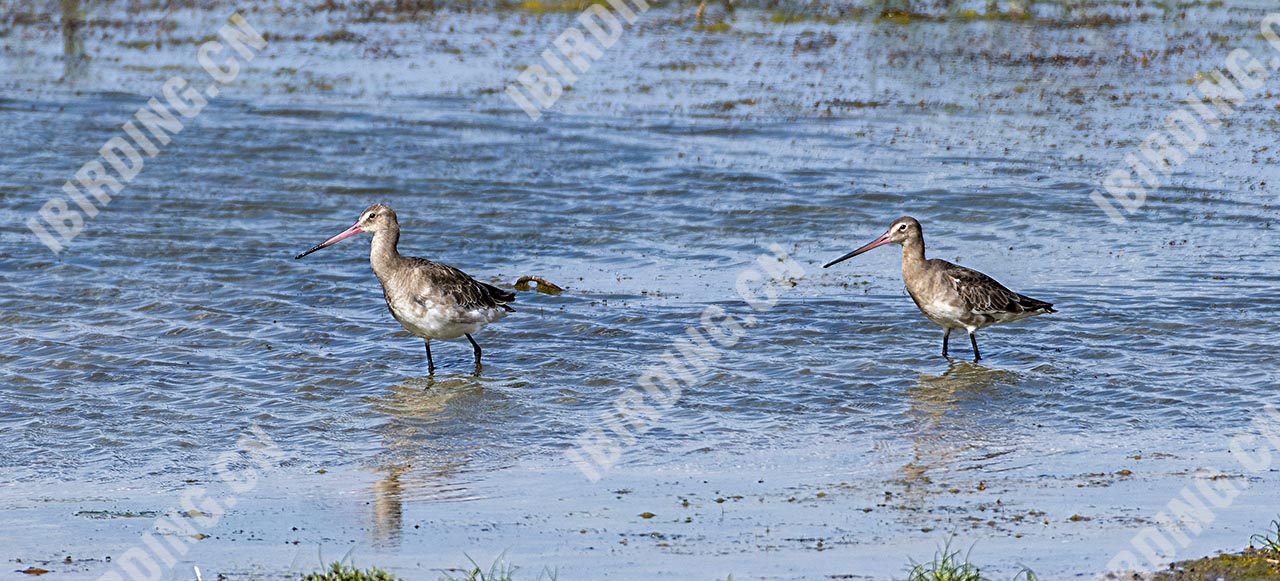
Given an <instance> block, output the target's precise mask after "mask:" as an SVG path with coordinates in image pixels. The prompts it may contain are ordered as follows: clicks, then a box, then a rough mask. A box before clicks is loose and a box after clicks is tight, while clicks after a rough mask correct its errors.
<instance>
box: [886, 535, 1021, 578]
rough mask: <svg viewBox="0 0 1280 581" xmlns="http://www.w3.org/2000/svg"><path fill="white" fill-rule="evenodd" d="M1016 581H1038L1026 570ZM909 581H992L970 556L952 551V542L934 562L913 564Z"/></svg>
mask: <svg viewBox="0 0 1280 581" xmlns="http://www.w3.org/2000/svg"><path fill="white" fill-rule="evenodd" d="M1013 579H1014V581H1019V580H1022V581H1037V577H1036V574H1035V573H1034V572H1032V571H1031V570H1030V569H1026V568H1024V569H1023V570H1022V572H1021V573H1018V574H1017V575H1016V576H1014V578H1013ZM907 581H992V580H991V578H990V577H986V576H983V574H982V571H981V570H980V569H979V568H978V566H977V565H974V564H973V563H970V562H969V554H968V553H965V554H964V555H963V556H961V555H960V551H953V550H951V541H950V540H947V542H945V543H943V545H942V546H941V547H939V548H938V552H937V553H934V555H933V560H932V561H928V562H926V563H916V562H914V561H913V562H912V563H911V568H910V569H908V570H907Z"/></svg>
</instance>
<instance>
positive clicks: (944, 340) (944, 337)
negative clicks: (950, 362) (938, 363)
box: [942, 327, 951, 357]
mask: <svg viewBox="0 0 1280 581" xmlns="http://www.w3.org/2000/svg"><path fill="white" fill-rule="evenodd" d="M950 338H951V327H947V332H946V333H943V334H942V356H943V357H946V356H947V339H950Z"/></svg>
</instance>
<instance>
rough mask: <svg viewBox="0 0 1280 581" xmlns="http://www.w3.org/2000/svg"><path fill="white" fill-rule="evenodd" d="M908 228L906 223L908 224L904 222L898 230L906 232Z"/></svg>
mask: <svg viewBox="0 0 1280 581" xmlns="http://www.w3.org/2000/svg"><path fill="white" fill-rule="evenodd" d="M906 229H907V225H906V224H903V225H901V226H898V231H899V232H904V231H906Z"/></svg>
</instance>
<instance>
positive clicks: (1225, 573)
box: [1152, 520, 1280, 581]
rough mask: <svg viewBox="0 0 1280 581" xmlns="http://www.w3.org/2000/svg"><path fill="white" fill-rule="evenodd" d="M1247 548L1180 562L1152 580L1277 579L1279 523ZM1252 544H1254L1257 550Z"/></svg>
mask: <svg viewBox="0 0 1280 581" xmlns="http://www.w3.org/2000/svg"><path fill="white" fill-rule="evenodd" d="M1249 545H1250V546H1249V548H1247V549H1245V550H1243V551H1241V552H1239V553H1231V554H1226V555H1218V556H1216V557H1204V558H1200V559H1195V560H1192V561H1179V562H1177V563H1173V564H1171V565H1169V570H1168V571H1161V572H1159V573H1157V574H1155V575H1154V576H1153V577H1152V580H1153V581H1216V580H1218V579H1231V580H1232V581H1237V580H1250V579H1258V580H1262V579H1277V578H1280V520H1273V521H1271V530H1270V531H1268V532H1266V533H1260V534H1256V535H1253V536H1252V537H1249ZM1254 545H1257V546H1256V547H1255V546H1254Z"/></svg>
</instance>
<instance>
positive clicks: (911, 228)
mask: <svg viewBox="0 0 1280 581" xmlns="http://www.w3.org/2000/svg"><path fill="white" fill-rule="evenodd" d="M921 236H923V231H922V229H921V228H920V221H919V220H916V219H915V218H912V217H911V216H903V217H901V218H898V219H897V220H894V221H893V224H890V225H889V229H888V230H885V233H884V234H881V235H880V237H879V238H876V239H875V240H872V241H871V242H870V243H868V244H867V245H866V246H863V247H861V248H859V249H857V250H854V251H853V252H850V253H848V254H846V255H844V256H841V257H840V258H837V259H835V260H832V261H831V262H828V263H826V264H824V265H823V266H822V268H827V267H830V266H833V265H835V264H838V263H841V262H844V261H846V260H849V259H850V258H853V257H855V256H857V255H859V254H862V253H863V252H866V251H868V250H871V249H872V248H879V247H881V246H884V245H885V244H905V243H906V242H907V240H910V239H912V238H920V237H921Z"/></svg>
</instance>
